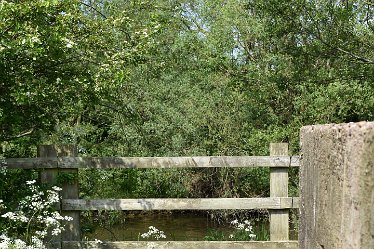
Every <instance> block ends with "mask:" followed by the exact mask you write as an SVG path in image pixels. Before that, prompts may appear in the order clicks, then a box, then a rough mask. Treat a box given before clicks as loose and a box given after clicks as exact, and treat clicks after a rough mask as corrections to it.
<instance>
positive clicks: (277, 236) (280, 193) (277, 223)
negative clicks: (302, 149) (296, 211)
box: [270, 143, 289, 241]
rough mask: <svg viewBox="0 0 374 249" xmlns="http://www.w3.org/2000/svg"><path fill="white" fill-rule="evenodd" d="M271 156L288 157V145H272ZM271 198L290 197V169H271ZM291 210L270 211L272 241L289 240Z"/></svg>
mask: <svg viewBox="0 0 374 249" xmlns="http://www.w3.org/2000/svg"><path fill="white" fill-rule="evenodd" d="M270 156H288V143H271V144H270ZM270 197H288V168H286V167H284V168H283V167H282V168H279V167H277V168H270ZM288 219H289V210H284V209H280V210H270V240H271V241H280V240H289V235H288V234H289V224H288Z"/></svg>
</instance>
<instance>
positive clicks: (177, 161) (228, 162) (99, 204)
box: [5, 143, 300, 249]
mask: <svg viewBox="0 0 374 249" xmlns="http://www.w3.org/2000/svg"><path fill="white" fill-rule="evenodd" d="M38 155H39V157H38V158H11V159H6V160H5V163H6V165H7V167H8V168H21V169H44V170H42V171H41V175H40V179H41V181H42V182H44V183H51V184H56V182H57V178H58V175H59V174H61V173H62V174H64V173H68V174H75V175H77V174H78V169H80V168H91V169H110V168H159V169H166V168H209V167H224V168H236V167H270V197H268V198H204V199H192V198H184V199H183V198H179V199H172V198H169V199H161V198H160V199H153V198H144V199H101V200H84V199H79V186H78V182H77V180H74V181H73V182H69V183H64V184H63V186H62V188H63V191H62V193H61V196H62V201H61V203H60V209H61V212H62V213H63V215H69V216H72V217H73V218H74V219H73V221H72V222H71V223H70V224H69V226H67V227H66V231H65V232H64V233H63V234H62V238H61V240H60V242H59V243H58V244H59V245H60V247H62V248H82V247H81V246H82V243H83V242H81V236H80V218H79V217H80V211H82V210H226V209H230V210H248V209H269V213H270V240H271V241H269V242H253V241H246V242H234V241H222V242H207V241H205V242H202V241H200V242H196V241H183V242H177V241H168V242H165V241H164V242H152V243H155V244H154V245H155V246H156V247H152V248H208V249H209V248H218V249H220V248H245V249H262V248H290V249H296V248H298V244H297V242H296V241H293V242H292V241H288V240H289V234H288V232H289V231H288V230H289V224H288V222H289V209H291V208H299V198H298V197H288V168H289V167H299V166H300V160H299V157H298V156H288V144H285V143H274V144H271V145H270V156H199V157H102V158H99V157H77V151H76V148H75V147H74V146H55V145H44V146H40V147H39V150H38ZM73 179H77V177H73ZM85 243H88V245H89V248H147V247H148V244H149V243H148V242H124V241H118V242H105V243H103V244H100V245H97V244H92V243H91V242H85Z"/></svg>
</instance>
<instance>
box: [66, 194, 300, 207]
mask: <svg viewBox="0 0 374 249" xmlns="http://www.w3.org/2000/svg"><path fill="white" fill-rule="evenodd" d="M287 208H299V198H298V197H270V198H204V199H188V198H183V199H152V198H150V199H101V200H83V199H64V200H62V209H63V210H224V209H230V210H244V209H287Z"/></svg>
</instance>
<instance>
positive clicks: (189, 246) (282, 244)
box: [62, 241, 299, 249]
mask: <svg viewBox="0 0 374 249" xmlns="http://www.w3.org/2000/svg"><path fill="white" fill-rule="evenodd" d="M62 246H63V248H69V249H82V248H91V249H119V248H137V249H149V248H155V249H156V248H157V249H233V248H240V249H280V248H281V249H298V248H299V246H298V242H297V241H277V242H274V241H152V242H147V241H117V242H108V241H104V242H102V243H96V242H92V241H88V242H75V241H64V242H62Z"/></svg>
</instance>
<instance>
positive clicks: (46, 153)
mask: <svg viewBox="0 0 374 249" xmlns="http://www.w3.org/2000/svg"><path fill="white" fill-rule="evenodd" d="M76 155H77V149H76V147H75V146H74V145H63V146H56V145H41V146H39V148H38V156H39V157H55V158H56V157H57V158H58V157H65V156H76ZM58 166H59V165H58V164H56V168H51V169H44V170H43V171H42V172H41V174H40V180H41V182H42V183H47V184H51V185H58V184H60V185H62V186H61V187H62V191H61V193H60V195H61V198H62V199H78V198H79V186H78V169H59V168H58ZM59 207H60V211H61V215H63V216H70V217H72V218H73V220H72V221H69V222H64V223H63V225H64V226H65V231H63V232H62V234H61V237H60V240H61V241H80V239H81V238H80V237H81V236H80V212H79V211H63V210H61V204H60V205H59Z"/></svg>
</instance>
